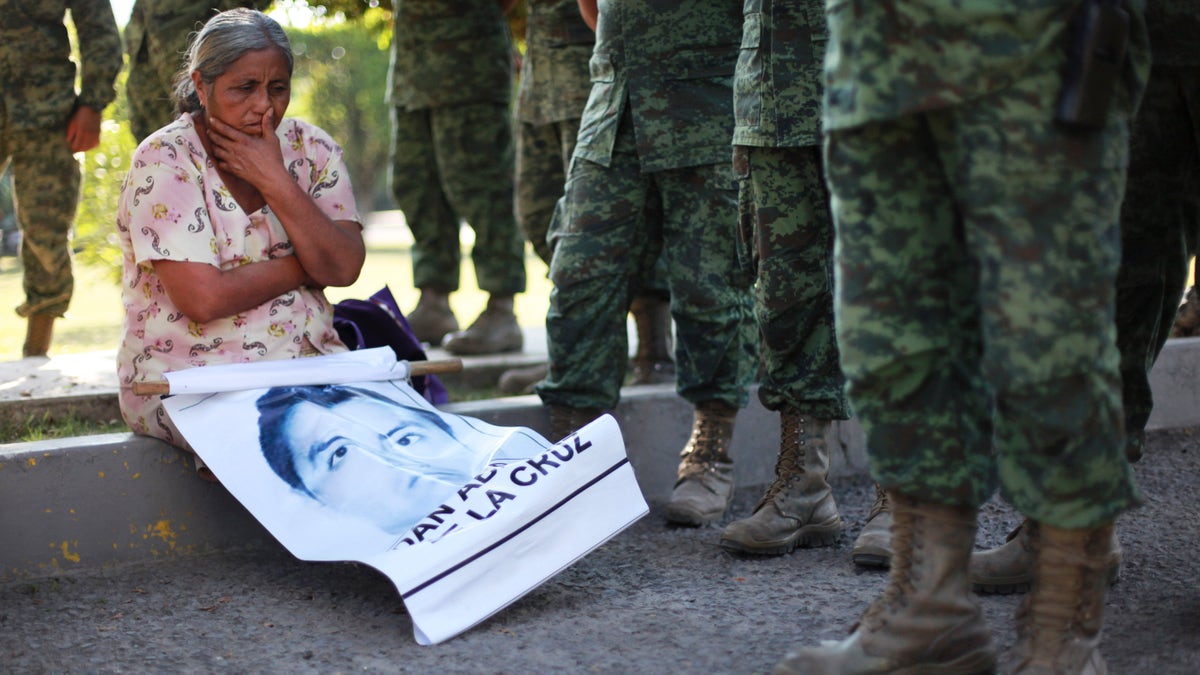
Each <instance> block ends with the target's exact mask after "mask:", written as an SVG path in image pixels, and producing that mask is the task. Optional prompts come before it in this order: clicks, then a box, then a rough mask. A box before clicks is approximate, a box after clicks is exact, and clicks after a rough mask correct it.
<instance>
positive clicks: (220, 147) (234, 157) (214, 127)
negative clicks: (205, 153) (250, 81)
mask: <svg viewBox="0 0 1200 675" xmlns="http://www.w3.org/2000/svg"><path fill="white" fill-rule="evenodd" d="M206 126H207V127H208V141H209V145H210V146H211V147H212V154H213V161H214V162H215V163H216V165H217V168H218V169H220V170H222V171H225V172H227V173H230V174H233V175H234V176H237V177H238V178H241V179H242V180H244V181H246V182H247V183H250V184H251V185H253V186H254V187H256V188H258V189H259V190H262V189H263V187H265V186H267V185H270V184H271V183H272V182H273V181H278V180H283V179H285V178H288V176H287V168H286V167H284V165H283V151H282V150H281V149H280V147H279V138H278V137H277V136H276V135H275V113H274V111H273V110H271V109H268V110H267V112H266V113H265V114H263V117H262V129H261V133H260V134H258V135H253V134H247V133H245V132H244V131H241V130H240V129H238V128H236V127H233V126H230V125H228V124H226V123H225V122H222V121H221V120H219V119H217V118H216V117H214V116H210V117H208V119H207V125H206Z"/></svg>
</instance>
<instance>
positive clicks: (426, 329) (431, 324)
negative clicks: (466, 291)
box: [391, 108, 462, 344]
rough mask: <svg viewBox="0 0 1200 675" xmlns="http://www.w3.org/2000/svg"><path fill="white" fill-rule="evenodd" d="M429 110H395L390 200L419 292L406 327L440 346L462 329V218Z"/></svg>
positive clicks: (423, 339)
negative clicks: (409, 239)
mask: <svg viewBox="0 0 1200 675" xmlns="http://www.w3.org/2000/svg"><path fill="white" fill-rule="evenodd" d="M430 115H431V112H430V111H429V110H416V111H407V110H402V109H400V108H393V109H392V157H391V160H392V163H391V184H392V197H393V199H395V201H396V206H397V207H399V209H400V210H401V211H403V212H404V219H405V221H406V222H407V223H408V229H409V230H410V231H411V232H412V236H413V246H412V265H413V285H414V286H416V287H417V288H419V289H421V299H420V301H419V302H418V303H417V307H416V308H415V309H414V310H413V311H412V312H410V313H409V314H408V316H407V318H408V322H409V324H410V325H411V326H412V329H413V332H414V333H416V336H417V338H418V339H420V340H422V341H424V342H430V343H432V344H441V342H442V337H443V336H445V335H446V334H448V333H451V332H453V331H456V330H458V321H457V320H456V319H455V317H454V314H453V312H451V311H450V303H449V294H450V293H451V292H453V291H456V290H458V282H459V266H460V264H461V262H462V248H461V245H460V243H459V239H458V230H459V224H458V216H457V215H455V214H454V212H453V210H452V209H451V208H450V204H449V202H448V201H447V200H446V196H445V194H444V193H443V192H442V186H441V179H440V177H439V175H438V166H437V161H436V156H435V151H434V147H433V132H432V129H431V128H430Z"/></svg>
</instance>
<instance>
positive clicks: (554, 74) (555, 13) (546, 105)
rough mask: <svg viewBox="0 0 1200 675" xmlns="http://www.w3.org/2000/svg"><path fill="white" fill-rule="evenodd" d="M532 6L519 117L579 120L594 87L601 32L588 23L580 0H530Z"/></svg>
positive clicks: (534, 120)
mask: <svg viewBox="0 0 1200 675" xmlns="http://www.w3.org/2000/svg"><path fill="white" fill-rule="evenodd" d="M528 7H529V15H528V19H527V21H526V24H525V60H524V61H523V62H522V64H521V84H520V86H519V87H518V89H517V119H519V120H520V121H522V122H529V123H531V124H539V125H540V124H548V123H550V122H559V121H562V120H577V119H579V116H580V115H581V114H583V106H584V104H585V103H587V97H588V92H589V91H591V88H592V85H591V81H590V80H589V78H588V59H590V58H591V57H592V46H593V45H594V44H595V42H596V34H595V33H593V32H592V29H591V28H588V26H587V24H586V23H584V22H583V16H582V15H581V14H580V13H579V1H578V0H528Z"/></svg>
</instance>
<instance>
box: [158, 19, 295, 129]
mask: <svg viewBox="0 0 1200 675" xmlns="http://www.w3.org/2000/svg"><path fill="white" fill-rule="evenodd" d="M271 48H274V49H278V50H279V51H280V52H281V53H282V54H283V58H284V59H286V60H287V68H288V75H291V74H292V69H293V68H294V67H295V62H296V59H295V56H294V55H293V54H292V45H291V43H290V42H289V41H288V37H287V33H285V32H283V27H282V26H280V25H279V22H277V21H275V19H272V18H271V17H269V16H267V15H266V14H263V13H262V12H258V11H255V10H252V9H245V8H238V9H231V10H229V11H227V12H221V13H220V14H217V15H215V16H213V18H211V19H209V20H208V23H206V24H204V27H203V28H201V29H200V31H199V32H198V33H196V35H195V36H194V37H193V38H192V40H191V43H190V44H189V46H188V51H187V54H186V62H185V63H184V66H183V68H182V69H181V70H180V71H179V74H178V75H176V76H175V92H174V95H173V97H172V98H173V99H174V101H175V106H176V108H178V110H179V112H181V113H185V112H187V113H194V112H197V111H199V110H200V108H201V107H202V106H201V105H200V97H199V96H198V95H197V94H196V85H195V83H193V82H192V73H193V72H198V73H200V80H201V81H202V82H204V83H205V84H209V83H211V82H213V81H214V80H216V79H217V78H218V77H220V76H221V75H223V74H224V73H225V71H227V70H229V67H230V66H232V65H233V64H234V62H235V61H237V60H238V59H240V58H242V56H244V55H245V54H246V52H252V51H258V50H260V49H271Z"/></svg>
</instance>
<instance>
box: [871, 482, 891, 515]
mask: <svg viewBox="0 0 1200 675" xmlns="http://www.w3.org/2000/svg"><path fill="white" fill-rule="evenodd" d="M891 510H892V505H891V503H890V502H889V501H888V495H887V491H885V490H884V489H883V488H882V487H880V486H879V483H876V484H875V503H874V504H872V505H871V510H870V511H869V512H867V520H871V519H873V518H874V517H875V516H877V515H879V514H881V513H883V512H884V511H891Z"/></svg>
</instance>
